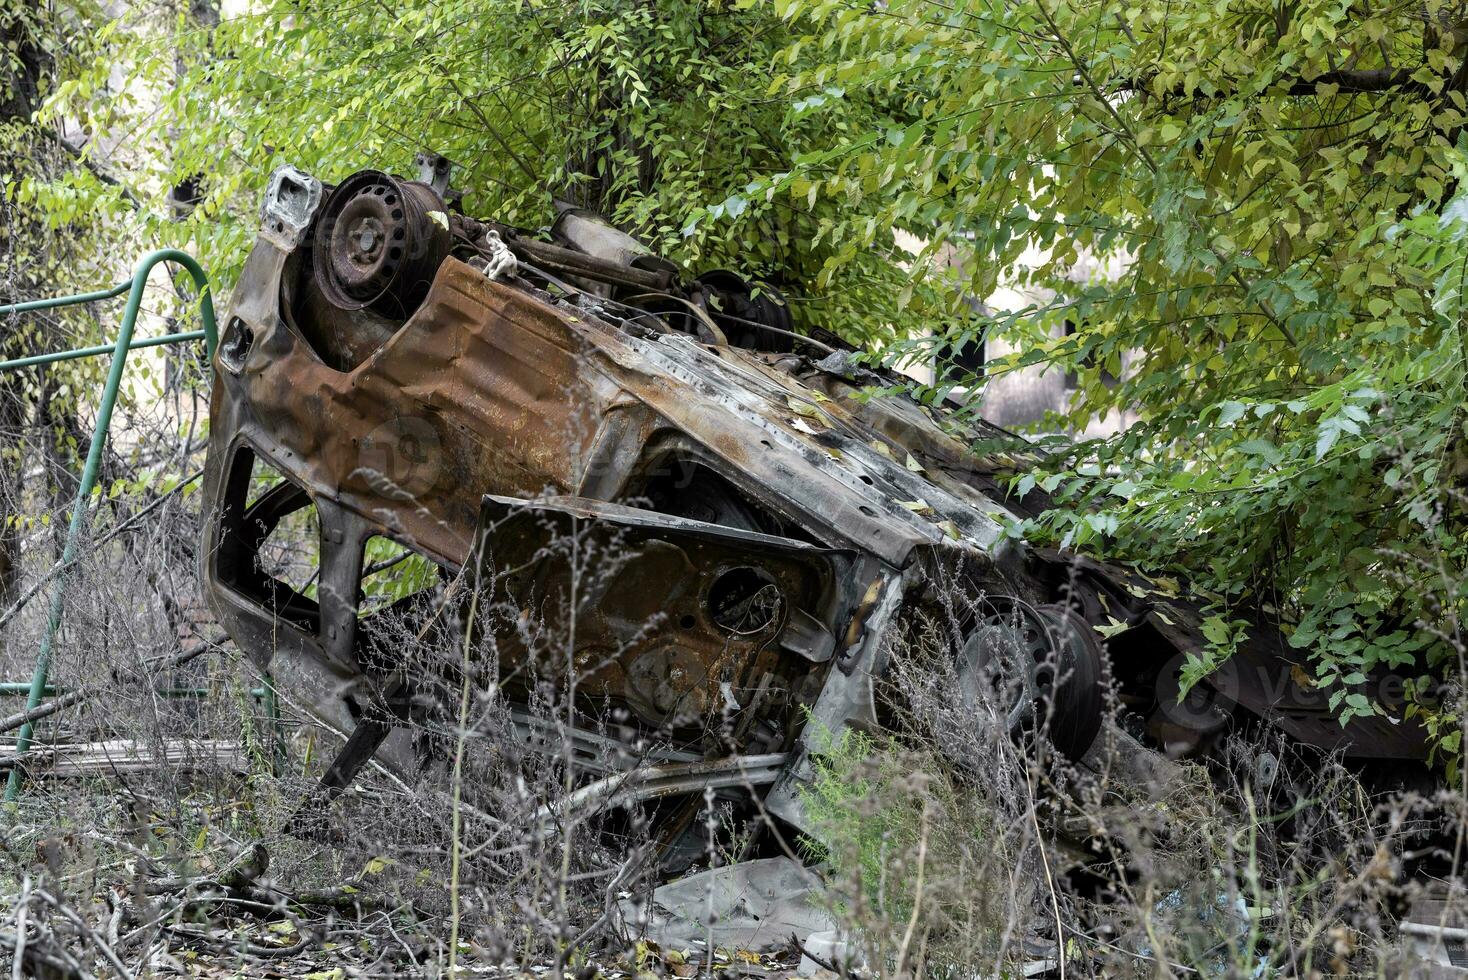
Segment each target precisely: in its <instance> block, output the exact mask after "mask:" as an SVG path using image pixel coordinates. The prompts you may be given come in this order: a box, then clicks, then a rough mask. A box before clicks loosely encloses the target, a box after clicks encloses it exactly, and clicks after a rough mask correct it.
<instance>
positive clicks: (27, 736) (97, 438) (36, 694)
mask: <svg viewBox="0 0 1468 980" xmlns="http://www.w3.org/2000/svg"><path fill="white" fill-rule="evenodd" d="M164 262H172V263H175V264H176V265H180V266H182V267H183V268H184V270H185V271H186V272H188V274H189V275H190V276H191V277H192V278H193V280H194V286H195V287H196V288H197V289H198V291H199V318H200V320H201V321H202V323H203V329H202V330H189V331H185V332H181V333H171V334H165V335H164V336H162V337H147V338H144V339H142V340H134V339H133V331H134V328H135V327H136V326H137V321H138V312H139V310H140V309H141V308H142V303H143V290H144V289H145V288H146V286H147V283H148V275H149V274H150V273H151V272H152V271H153V268H154V267H155V266H157V265H159V264H160V263H164ZM123 293H127V307H126V308H125V310H124V311H123V314H122V326H121V327H120V328H119V329H118V331H117V339H116V340H115V341H114V342H113V343H111V344H101V345H98V346H95V347H80V348H76V349H74V350H66V351H58V352H56V353H51V354H37V355H35V356H32V357H20V358H15V359H13V360H9V361H0V373H4V372H6V371H16V370H19V369H21V368H27V367H35V366H37V365H41V364H55V363H57V362H59V361H70V360H75V359H77V358H82V357H99V356H101V355H104V354H111V355H112V365H111V368H110V369H109V371H108V372H107V383H106V385H105V387H103V389H102V402H101V404H100V405H99V406H98V408H97V425H96V428H95V429H94V430H93V432H92V443H91V446H90V448H89V449H88V450H87V461H86V463H85V465H84V466H83V467H82V476H81V484H80V486H78V487H77V493H76V500H75V501H74V502H73V504H72V509H71V524H70V526H69V527H68V529H67V532H66V543H65V544H64V545H63V546H62V552H61V560H60V562H58V563H57V573H56V575H55V576H54V578H53V581H52V584H51V594H50V600H51V602H50V609H49V612H48V615H47V620H46V633H45V636H44V637H43V639H42V640H41V650H40V653H39V654H37V656H36V667H35V672H34V674H33V675H32V677H31V681H30V686H29V688H28V690H27V694H26V713H27V714H30V713H32V712H35V711H36V709H37V708H38V707H39V706H40V703H41V698H43V697H45V696H46V693H47V691H48V690H49V689H50V688H49V685H48V683H47V680H48V677H49V675H50V672H51V654H52V650H53V649H54V647H55V644H56V635H57V633H58V631H59V630H60V628H61V614H62V608H63V606H64V600H65V592H66V580H67V578H68V572H69V571H70V569H71V568H72V566H73V565H74V564H75V559H76V550H77V547H78V544H79V542H80V539H81V535H82V531H83V530H84V529H85V528H86V526H87V515H88V513H89V510H88V501H89V499H90V497H91V495H92V489H93V487H94V486H95V485H96V483H97V474H98V471H99V469H100V467H101V464H102V452H103V450H104V449H105V448H106V445H107V435H108V430H109V429H110V428H111V426H112V412H113V409H114V408H115V407H116V405H117V394H118V391H119V389H120V388H121V386H122V374H123V368H124V367H125V366H126V364H127V355H128V352H129V351H134V350H139V349H141V348H144V347H156V346H159V345H162V344H182V343H188V342H191V341H195V340H202V341H204V345H205V349H206V351H207V352H208V356H209V360H210V363H211V364H212V363H213V360H214V350H215V348H216V347H217V346H218V345H219V328H218V326H217V324H216V323H215V320H214V301H213V298H212V297H211V295H210V292H209V277H208V276H207V275H205V273H204V269H203V267H202V266H200V265H199V263H198V262H197V261H196V260H195V259H194V257H193V256H191V255H189V254H188V253H187V252H182V251H179V250H178V249H175V248H164V249H158V250H157V251H154V252H150V253H148V254H147V255H145V256H143V257H142V259H140V260H139V261H138V264H137V266H136V267H134V269H133V274H132V277H131V278H130V279H127V280H124V281H123V282H120V283H118V284H117V285H116V286H113V287H112V288H111V289H103V290H99V291H97V292H91V293H76V294H73V295H71V296H58V297H56V298H54V299H39V300H32V301H31V302H27V303H14V304H12V305H10V306H0V316H5V315H8V314H13V313H30V312H35V311H38V310H53V309H58V308H60V307H64V306H77V305H81V304H84V303H96V302H100V301H101V300H107V299H113V298H114V297H117V296H121V295H122V294H123ZM264 694H265V702H266V711H267V714H268V715H269V716H270V721H271V727H272V732H271V734H272V738H273V737H275V735H276V732H275V730H274V729H275V720H276V716H277V713H278V705H277V703H276V698H275V689H274V686H273V684H272V683H271V681H270V679H269V677H268V675H267V677H266V678H265V687H264ZM34 735H35V721H34V720H33V719H29V718H28V719H27V720H26V721H25V722H24V723H23V724H22V725H21V726H20V734H19V735H18V736H17V738H16V751H15V757H16V759H17V764H16V765H14V766H12V767H11V770H10V775H9V777H8V778H7V781H6V784H5V801H6V802H7V803H13V802H15V800H16V799H17V798H18V797H19V795H20V785H21V779H22V774H21V773H22V767H21V765H20V764H19V760H21V759H22V758H23V757H24V756H25V754H26V752H27V751H28V750H29V749H30V747H31V743H32V741H33V738H34Z"/></svg>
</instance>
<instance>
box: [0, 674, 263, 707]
mask: <svg viewBox="0 0 1468 980" xmlns="http://www.w3.org/2000/svg"><path fill="white" fill-rule="evenodd" d="M30 693H31V685H30V681H0V697H16V696H17V695H21V694H30ZM65 693H66V688H64V687H57V686H55V685H54V684H47V685H46V688H45V690H43V691H42V692H41V696H42V697H46V698H52V697H55V696H56V695H58V694H65ZM153 693H154V694H157V695H159V696H160V697H165V698H204V697H208V696H209V695H210V694H212V693H214V692H213V691H210V690H209V689H208V688H206V687H155V688H153ZM274 695H275V692H274V690H273V689H271V688H265V687H252V688H250V697H252V698H255V699H256V700H260V701H265V702H266V705H267V712H268V706H269V704H270V700H269V699H271V698H273V697H274Z"/></svg>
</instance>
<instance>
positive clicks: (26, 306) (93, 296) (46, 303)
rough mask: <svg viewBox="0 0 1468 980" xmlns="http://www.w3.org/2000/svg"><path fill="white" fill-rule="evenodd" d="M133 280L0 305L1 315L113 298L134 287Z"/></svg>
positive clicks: (51, 308) (52, 308)
mask: <svg viewBox="0 0 1468 980" xmlns="http://www.w3.org/2000/svg"><path fill="white" fill-rule="evenodd" d="M132 284H133V281H132V280H131V279H124V280H123V281H122V282H120V283H118V284H117V285H116V286H113V287H112V288H111V289H99V290H97V291H96V292H93V293H73V294H72V295H70V296H55V297H52V298H51V299H33V300H28V301H27V302H24V303H12V304H10V305H9V306H0V316H4V315H5V314H7V313H30V312H33V311H35V310H54V309H56V308H57V307H60V306H76V305H77V304H79V303H95V302H97V301H98V300H104V299H111V298H112V297H114V296H121V295H122V294H123V293H125V292H127V291H128V290H129V289H130V288H132Z"/></svg>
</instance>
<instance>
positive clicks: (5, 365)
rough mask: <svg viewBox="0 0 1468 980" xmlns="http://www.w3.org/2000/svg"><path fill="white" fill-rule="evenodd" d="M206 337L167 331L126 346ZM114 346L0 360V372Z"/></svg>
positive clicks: (137, 347)
mask: <svg viewBox="0 0 1468 980" xmlns="http://www.w3.org/2000/svg"><path fill="white" fill-rule="evenodd" d="M205 339H207V338H206V337H205V335H204V331H202V330H190V331H188V332H187V333H169V334H164V335H163V336H162V337H144V338H143V339H142V340H135V341H133V342H132V344H130V345H129V346H128V350H141V349H142V348H144V347H158V346H160V345H162V344H183V343H187V342H188V341H190V340H205ZM114 350H116V348H115V347H114V346H113V345H112V344H98V345H97V346H96V347H78V348H76V349H75V350H64V351H58V352H57V353H55V354H34V355H32V356H31V357H17V358H15V359H14V360H10V361H0V372H3V371H13V370H15V369H16V368H23V367H34V366H35V365H37V364H55V363H56V362H57V361H74V360H76V359H77V358H81V357H96V356H98V355H99V354H111V353H112V352H113V351H114Z"/></svg>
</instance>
